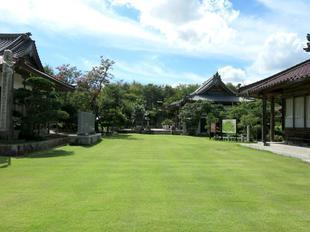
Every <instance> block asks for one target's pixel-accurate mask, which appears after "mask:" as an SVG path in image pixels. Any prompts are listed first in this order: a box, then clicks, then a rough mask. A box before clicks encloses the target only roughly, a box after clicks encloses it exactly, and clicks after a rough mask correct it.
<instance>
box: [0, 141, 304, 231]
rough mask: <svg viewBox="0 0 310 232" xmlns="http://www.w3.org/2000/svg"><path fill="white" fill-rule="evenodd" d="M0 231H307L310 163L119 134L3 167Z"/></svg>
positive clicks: (236, 147) (214, 144)
mask: <svg viewBox="0 0 310 232" xmlns="http://www.w3.org/2000/svg"><path fill="white" fill-rule="evenodd" d="M0 184H1V186H0V231H5V232H7V231H23V232H24V231H44V232H46V231H51V232H57V231H141V232H142V231H143V232H149V231H281V232H282V231H294V232H297V231H309V228H310V165H309V164H306V163H303V162H301V161H299V160H296V159H292V158H287V157H282V156H278V155H274V154H272V153H268V152H261V151H255V150H251V149H249V148H244V147H240V146H239V145H236V144H232V143H224V142H214V141H209V140H208V139H206V138H194V137H185V136H164V135H158V136H157V135H121V136H118V137H113V138H107V139H104V140H103V141H102V142H101V143H100V144H97V145H95V146H93V147H88V148H87V147H78V146H66V147H61V148H58V149H54V150H51V151H46V152H40V153H36V154H34V155H32V156H31V157H28V158H19V159H12V165H11V166H9V167H6V168H0Z"/></svg>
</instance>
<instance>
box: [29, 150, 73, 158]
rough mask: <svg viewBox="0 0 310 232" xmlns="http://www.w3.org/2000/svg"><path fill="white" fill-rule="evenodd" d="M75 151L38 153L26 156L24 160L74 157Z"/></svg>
mask: <svg viewBox="0 0 310 232" xmlns="http://www.w3.org/2000/svg"><path fill="white" fill-rule="evenodd" d="M73 154H74V152H73V151H65V150H49V151H38V152H34V153H30V154H27V155H25V156H24V158H55V157H63V156H70V155H73Z"/></svg>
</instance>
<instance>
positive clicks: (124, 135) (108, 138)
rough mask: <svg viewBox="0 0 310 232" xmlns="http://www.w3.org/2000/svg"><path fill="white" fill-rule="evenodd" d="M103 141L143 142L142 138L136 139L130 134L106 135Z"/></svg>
mask: <svg viewBox="0 0 310 232" xmlns="http://www.w3.org/2000/svg"><path fill="white" fill-rule="evenodd" d="M103 139H104V140H105V139H107V140H112V139H123V140H142V139H141V138H137V137H134V136H133V135H129V134H118V135H106V136H104V137H103Z"/></svg>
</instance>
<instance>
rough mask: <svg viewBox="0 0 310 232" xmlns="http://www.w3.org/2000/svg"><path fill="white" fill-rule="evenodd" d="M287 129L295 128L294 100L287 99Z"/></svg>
mask: <svg viewBox="0 0 310 232" xmlns="http://www.w3.org/2000/svg"><path fill="white" fill-rule="evenodd" d="M285 105H286V108H285V127H286V128H292V127H293V98H287V99H286V102H285Z"/></svg>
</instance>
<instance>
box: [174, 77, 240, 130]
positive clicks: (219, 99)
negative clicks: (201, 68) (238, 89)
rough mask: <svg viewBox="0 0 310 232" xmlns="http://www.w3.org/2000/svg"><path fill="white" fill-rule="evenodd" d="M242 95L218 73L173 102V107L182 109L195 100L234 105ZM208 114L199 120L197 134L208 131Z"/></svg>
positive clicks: (228, 105)
mask: <svg viewBox="0 0 310 232" xmlns="http://www.w3.org/2000/svg"><path fill="white" fill-rule="evenodd" d="M242 99H243V98H242V97H239V96H237V93H235V92H234V91H233V90H231V89H229V88H228V87H227V86H226V85H225V83H224V82H223V81H222V79H221V76H220V75H219V74H218V73H216V74H215V75H214V76H213V77H211V78H209V79H208V80H207V81H206V82H204V83H203V84H202V85H201V86H200V87H199V88H197V89H196V90H195V91H194V92H193V93H191V94H189V95H188V96H186V97H185V98H183V99H181V100H179V101H177V102H174V103H172V104H171V107H172V108H175V109H177V110H178V109H180V108H181V107H182V106H183V105H185V104H186V103H188V102H194V101H209V102H212V103H215V104H222V105H224V106H225V107H230V106H233V105H234V104H238V103H239V102H240V101H242ZM205 125H206V115H202V116H201V119H200V121H199V125H198V128H197V133H196V134H205V133H207V129H206V128H205Z"/></svg>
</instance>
